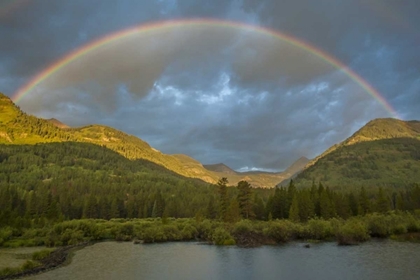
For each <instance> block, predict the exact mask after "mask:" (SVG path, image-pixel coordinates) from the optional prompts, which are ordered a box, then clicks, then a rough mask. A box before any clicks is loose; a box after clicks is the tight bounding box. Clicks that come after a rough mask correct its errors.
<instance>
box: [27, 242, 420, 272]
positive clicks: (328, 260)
mask: <svg viewBox="0 0 420 280" xmlns="http://www.w3.org/2000/svg"><path fill="white" fill-rule="evenodd" d="M419 264H420V244H412V243H398V242H393V241H372V242H368V243H365V244H363V245H360V246H354V247H339V246H337V245H336V244H335V243H323V244H314V245H312V246H311V248H309V249H307V248H304V247H303V244H302V243H290V244H286V245H283V246H265V247H260V248H253V249H245V248H238V247H218V246H208V245H199V244H197V243H166V244H152V245H134V244H132V243H117V242H104V243H98V244H95V245H93V246H90V247H86V248H85V249H83V250H80V251H78V252H76V254H75V257H74V259H73V261H72V263H71V264H70V265H69V266H66V267H62V268H59V269H56V270H53V271H50V272H47V273H44V274H40V275H36V276H32V277H29V278H28V279H37V280H38V279H57V280H65V279H118V280H120V279H175V280H177V279H180V280H181V279H182V280H185V279H205V280H206V279H381V280H382V279H419V275H420V265H419Z"/></svg>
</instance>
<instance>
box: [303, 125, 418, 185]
mask: <svg viewBox="0 0 420 280" xmlns="http://www.w3.org/2000/svg"><path fill="white" fill-rule="evenodd" d="M312 180H315V181H321V182H322V183H323V184H325V185H328V186H330V187H349V186H362V185H363V186H368V187H376V186H391V187H401V186H407V185H409V184H412V183H418V182H419V181H420V122H419V121H401V120H396V119H376V120H373V121H370V122H369V123H367V124H366V125H365V126H364V127H362V128H361V129H359V130H358V131H357V132H355V133H354V134H353V135H352V136H350V137H349V138H348V139H346V140H345V141H343V142H342V143H340V144H337V145H334V146H333V147H331V148H329V149H328V150H327V151H326V152H324V153H323V154H322V155H321V156H319V157H318V158H317V159H316V160H314V161H312V162H311V163H310V164H308V165H307V166H306V167H305V169H304V171H302V172H301V173H300V174H299V175H297V177H296V184H298V185H299V186H310V185H311V184H312Z"/></svg>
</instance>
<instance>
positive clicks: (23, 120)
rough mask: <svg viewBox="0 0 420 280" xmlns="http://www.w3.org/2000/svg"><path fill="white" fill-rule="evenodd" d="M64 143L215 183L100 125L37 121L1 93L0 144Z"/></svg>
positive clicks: (201, 171)
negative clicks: (79, 144)
mask: <svg viewBox="0 0 420 280" xmlns="http://www.w3.org/2000/svg"><path fill="white" fill-rule="evenodd" d="M66 141H73V142H86V143H93V144H96V145H100V146H105V147H107V148H109V149H111V150H113V151H116V152H118V153H119V154H121V155H123V156H124V157H126V158H128V159H133V160H134V159H145V160H148V161H151V162H154V163H156V164H159V165H161V166H163V167H165V168H167V169H169V170H172V171H174V172H176V173H178V174H180V175H182V176H185V177H191V178H199V179H202V180H204V181H207V182H209V183H215V182H217V178H216V177H215V176H214V175H213V174H208V171H207V170H206V169H205V168H203V167H197V166H194V167H193V168H189V167H188V166H187V165H186V164H184V163H183V162H181V161H180V160H179V159H178V158H176V157H174V156H171V155H165V154H163V153H161V152H159V151H158V150H156V149H154V148H152V147H151V146H150V145H149V144H148V143H146V142H144V141H143V140H141V139H139V138H137V137H135V136H133V135H128V134H126V133H124V132H122V131H119V130H116V129H114V128H111V127H107V126H103V125H88V126H85V127H80V128H63V125H62V123H61V122H58V121H51V120H45V119H40V118H37V117H34V116H31V115H28V114H26V113H24V112H22V111H21V110H20V109H19V108H18V107H17V106H16V105H15V104H14V103H13V102H12V101H11V100H10V99H9V98H8V97H7V96H5V95H3V94H1V93H0V144H2V143H3V144H19V145H22V144H36V143H48V142H66ZM198 169H199V172H198Z"/></svg>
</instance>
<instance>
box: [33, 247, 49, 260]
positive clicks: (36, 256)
mask: <svg viewBox="0 0 420 280" xmlns="http://www.w3.org/2000/svg"><path fill="white" fill-rule="evenodd" d="M51 253H52V250H48V249H45V250H42V251H38V252H34V253H33V254H32V260H34V261H41V260H43V259H45V258H47V257H48V256H49V255H51Z"/></svg>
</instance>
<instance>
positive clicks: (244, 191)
mask: <svg viewBox="0 0 420 280" xmlns="http://www.w3.org/2000/svg"><path fill="white" fill-rule="evenodd" d="M237 188H238V191H239V193H238V197H237V199H238V204H239V208H240V210H241V215H242V217H243V218H245V219H253V218H254V217H255V213H254V209H253V201H252V189H251V185H250V184H249V183H248V182H247V181H240V182H239V183H238V186H237Z"/></svg>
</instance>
